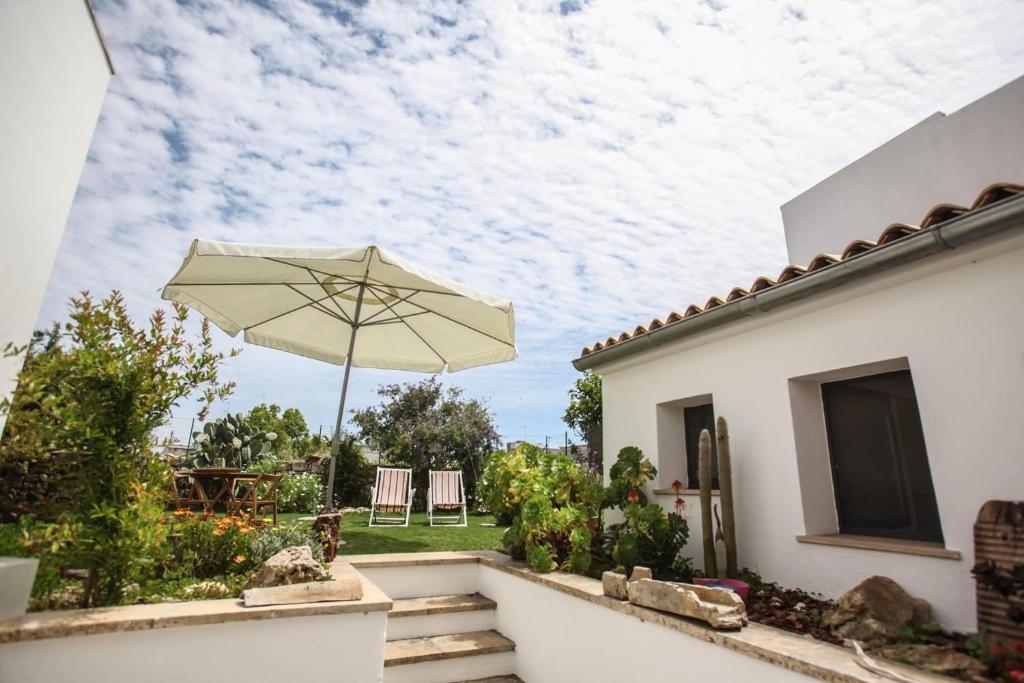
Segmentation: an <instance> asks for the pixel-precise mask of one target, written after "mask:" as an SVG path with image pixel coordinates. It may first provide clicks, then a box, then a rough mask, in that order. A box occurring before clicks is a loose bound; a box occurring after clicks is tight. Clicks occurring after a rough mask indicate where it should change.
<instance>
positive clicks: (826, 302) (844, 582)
mask: <svg viewBox="0 0 1024 683" xmlns="http://www.w3.org/2000/svg"><path fill="white" fill-rule="evenodd" d="M1020 291H1024V236H1021V235H1020V233H1019V232H1018V233H1017V236H1016V237H1014V238H1012V239H1004V240H1001V241H999V242H997V243H991V242H990V243H988V244H984V245H979V246H976V247H973V248H971V249H966V248H964V249H959V250H957V251H955V252H951V253H950V254H948V255H945V256H941V257H931V258H929V259H926V260H925V261H922V262H919V263H918V264H915V265H912V266H909V267H903V268H902V269H899V270H897V271H893V272H891V273H890V274H888V275H885V276H881V277H877V278H875V279H873V280H872V281H870V282H869V283H866V284H862V285H858V286H856V287H846V288H844V289H841V290H838V291H836V292H834V293H832V294H830V295H828V296H824V297H814V298H812V299H810V300H807V301H805V302H803V303H801V304H800V305H798V306H793V307H790V308H788V309H783V310H780V311H776V312H773V313H769V314H765V315H762V316H755V317H754V318H751V319H747V320H746V321H743V322H740V323H734V324H732V325H731V326H727V327H724V328H719V329H717V330H713V331H710V332H708V333H705V334H703V335H698V336H696V337H694V338H691V339H688V340H682V341H680V342H677V343H676V344H675V345H673V346H669V347H664V348H662V349H660V350H658V351H656V352H653V353H648V354H645V355H640V356H635V357H632V358H629V359H625V360H623V361H620V362H619V363H617V364H609V365H607V366H602V367H599V368H597V371H598V372H600V373H601V374H602V375H603V378H604V439H605V453H606V456H605V470H606V471H607V469H608V467H610V465H611V464H612V462H614V457H615V454H616V453H617V451H618V450H619V448H621V447H623V446H627V445H636V446H639V447H640V448H642V449H643V450H644V452H645V453H646V454H647V455H648V456H649V457H650V458H651V460H652V461H653V462H654V464H655V465H656V466H657V467H658V468H659V469H661V468H663V467H665V468H667V469H671V467H672V464H671V463H670V462H669V461H668V459H669V458H671V457H676V458H678V457H679V455H678V452H677V451H672V452H670V453H665V454H664V455H663V454H662V452H660V451H659V444H658V429H657V412H658V410H657V406H658V404H659V403H663V402H667V401H675V400H679V399H685V398H687V397H690V396H697V395H700V394H712V396H713V400H714V406H715V413H716V415H722V416H725V417H726V418H727V419H728V420H729V425H730V431H731V436H732V452H733V462H734V465H733V472H734V476H733V479H734V486H735V490H736V515H737V537H738V546H739V559H740V562H741V564H742V565H746V566H750V567H752V568H755V569H757V570H758V571H760V572H761V573H762V574H763V575H764V576H765V577H766V578H768V579H772V580H775V581H779V582H781V583H783V584H785V585H791V586H799V587H801V588H804V589H807V590H812V591H820V592H823V593H825V594H827V595H833V596H834V595H838V594H839V593H842V592H843V591H845V590H847V589H849V588H851V587H852V586H854V585H855V584H856V583H858V582H859V581H860V580H862V579H863V578H865V577H867V576H870V575H872V574H883V575H887V576H890V577H892V578H893V579H895V580H896V581H898V582H899V583H900V584H902V585H903V586H904V587H905V588H906V589H907V590H908V591H910V592H911V593H912V594H915V595H918V596H921V597H924V598H926V599H927V600H929V601H930V602H931V603H932V605H933V607H934V608H935V611H936V615H937V617H938V618H939V619H940V620H941V621H943V622H944V623H945V624H947V625H949V626H952V627H955V628H962V629H972V628H974V625H975V613H974V610H975V607H974V583H973V581H972V580H971V576H970V574H969V570H970V568H971V566H972V564H973V548H972V525H973V523H974V519H975V516H976V514H977V511H978V508H979V507H980V506H981V505H982V504H983V503H984V502H985V501H987V500H989V499H1019V498H1020V497H1021V492H1022V491H1024V467H1022V466H1021V460H1020V457H1021V455H1020V454H1021V450H1022V447H1024V420H1022V419H1021V407H1020V406H1021V401H1020V396H1021V394H1022V390H1024V309H1022V308H1021V307H1020V306H1019V305H1017V304H1016V303H1014V302H1015V296H1016V293H1017V292H1020ZM893 359H896V362H900V361H899V359H906V361H905V362H906V363H908V364H909V367H910V370H911V373H912V376H913V380H914V384H915V387H916V392H917V400H918V404H919V409H920V414H921V420H922V425H923V429H924V436H925V442H926V446H927V450H928V459H929V462H930V466H931V474H932V479H933V482H934V487H935V494H936V498H937V500H938V507H939V514H940V518H941V523H942V530H943V533H944V536H945V544H946V547H947V548H948V549H953V550H958V551H960V552H961V553H962V554H963V558H962V559H961V560H950V559H940V558H930V557H921V556H913V555H906V554H896V553H889V552H877V551H868V550H858V549H848V548H838V547H827V546H816V545H809V544H805V543H798V542H797V541H796V540H795V537H796V536H797V535H800V534H804V533H822V532H825V531H827V530H828V526H829V525H830V524H832V525H834V524H835V521H834V505H832V501H831V499H830V498H829V497H830V496H831V495H832V493H831V482H830V481H829V479H828V477H830V476H831V475H829V474H827V472H828V467H827V466H826V467H823V468H822V471H824V472H825V473H826V475H825V479H824V480H820V481H813V476H811V475H810V474H808V473H807V472H806V471H805V473H804V475H805V479H807V481H806V485H805V486H803V487H802V486H801V479H800V473H799V471H798V466H797V465H798V458H797V440H796V435H800V436H801V437H802V440H803V441H804V442H808V441H810V442H813V441H814V440H813V438H810V437H813V435H814V433H815V432H816V431H817V430H819V429H820V424H821V422H823V417H822V416H821V415H820V412H819V413H818V414H817V415H812V416H811V417H810V418H808V416H807V415H800V414H798V415H797V418H798V419H797V421H796V424H795V423H794V414H793V410H792V407H791V405H792V404H791V382H790V380H791V379H793V378H799V377H805V376H809V375H815V374H816V373H823V372H829V371H834V370H837V369H841V368H850V367H854V366H862V365H866V364H871V363H878V362H880V361H891V360H893ZM801 455H802V457H803V458H805V459H808V460H810V461H817V462H818V463H819V464H821V463H827V458H828V454H827V448H821V449H819V450H818V451H817V452H811V453H808V452H806V448H805V449H804V451H803V452H802V454H801ZM663 459H664V460H665V462H662V460H663ZM823 497H824V502H823V500H822V498H823ZM805 499H806V500H805ZM656 500H657V501H658V502H660V503H662V504H663V506H664V507H666V508H669V509H671V506H672V502H673V498H671V497H668V496H659V497H657V498H656ZM687 501H688V502H689V503H691V505H690V509H689V511H688V515H689V518H690V525H691V534H690V536H691V539H694V538H697V540H699V536H700V519H699V509H698V507H697V505H696V500H695V499H694V498H687ZM805 513H806V514H805ZM830 515H831V518H830ZM685 554H687V555H690V556H693V557H694V558H696V559H697V564H698V566H699V564H700V557H701V555H700V550H699V546H698V545H697V544H693V545H691V546H689V547H688V548H687V550H686V552H685Z"/></svg>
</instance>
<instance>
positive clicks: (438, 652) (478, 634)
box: [384, 593, 522, 683]
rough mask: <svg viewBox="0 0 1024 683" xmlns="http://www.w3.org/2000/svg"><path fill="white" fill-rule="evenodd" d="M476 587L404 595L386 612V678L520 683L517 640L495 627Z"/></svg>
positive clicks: (391, 681) (390, 682) (392, 682)
mask: <svg viewBox="0 0 1024 683" xmlns="http://www.w3.org/2000/svg"><path fill="white" fill-rule="evenodd" d="M496 607H497V605H496V604H495V603H494V601H493V600H490V599H488V598H486V597H484V596H482V595H480V594H478V593H474V594H469V595H439V596H431V597H421V598H404V599H398V600H395V601H394V605H393V607H392V608H391V611H390V612H389V613H388V627H387V628H388V630H387V643H386V644H385V646H384V683H414V682H415V683H453V682H455V681H459V682H461V683H514V682H518V683H522V681H521V680H520V679H519V677H517V676H515V675H514V674H513V673H512V672H513V671H515V659H514V658H515V649H516V644H515V643H513V642H512V641H511V640H509V639H508V638H506V637H505V636H503V635H501V634H500V633H498V631H496V630H495V608H496Z"/></svg>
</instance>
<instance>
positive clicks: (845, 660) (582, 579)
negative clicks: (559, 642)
mask: <svg viewBox="0 0 1024 683" xmlns="http://www.w3.org/2000/svg"><path fill="white" fill-rule="evenodd" d="M345 560H346V561H348V562H351V563H352V566H353V567H355V568H357V569H359V568H382V567H412V566H428V565H446V564H467V563H473V562H476V563H479V564H481V565H483V566H485V567H490V568H492V569H496V570H498V571H502V572H505V573H508V574H512V575H514V576H518V577H520V578H522V579H525V580H527V581H532V582H534V583H537V584H540V585H542V586H546V587H548V588H552V589H554V590H557V591H560V592H562V593H566V594H568V595H572V596H575V597H578V598H582V599H583V600H587V601H588V602H591V603H593V604H595V605H600V606H602V607H606V608H608V609H613V610H615V611H617V612H621V613H623V614H627V615H629V616H632V617H635V618H637V619H639V620H640V621H646V622H651V623H655V624H658V625H660V626H664V627H666V628H671V629H673V630H675V631H678V632H679V633H682V634H684V635H687V636H690V637H693V638H700V639H701V640H704V641H707V642H709V643H712V644H714V645H718V646H721V647H725V648H728V649H730V650H733V651H735V652H739V653H742V654H745V655H748V656H751V657H756V658H758V659H761V660H764V661H766V662H768V663H770V664H774V665H776V666H780V667H783V668H785V669H789V670H791V671H795V672H797V673H801V674H805V675H807V676H812V677H814V678H817V679H819V680H823V681H830V682H833V683H882V682H886V681H888V682H889V683H891V681H890V680H889V679H885V678H882V677H880V676H878V675H876V674H873V673H871V672H869V671H867V670H866V669H864V668H863V667H861V666H860V665H859V664H857V662H856V660H855V656H854V654H853V652H852V651H851V650H847V649H844V648H841V647H837V646H835V645H830V644H829V643H824V642H821V641H819V640H814V639H812V638H811V637H810V636H798V635H796V634H794V633H790V632H789V631H783V630H781V629H776V628H772V627H770V626H764V625H762V624H756V623H751V624H750V625H748V626H746V627H745V628H743V629H742V630H739V631H716V630H715V629H712V628H710V627H708V626H706V625H705V624H704V623H703V622H700V621H695V620H690V619H686V618H683V617H678V616H675V615H672V614H666V613H664V612H658V611H656V610H652V609H648V608H646V607H639V606H637V605H633V604H631V603H629V602H624V601H621V600H615V599H614V598H609V597H607V596H605V595H604V591H603V589H602V587H601V582H600V581H598V580H596V579H591V578H588V577H586V576H579V575H577V574H565V573H561V572H551V573H549V574H539V573H537V572H534V571H532V570H531V569H530V568H529V567H528V566H527V565H526V564H525V563H524V562H518V561H516V560H513V559H512V558H510V557H509V556H508V555H505V554H502V553H499V552H495V551H486V550H482V551H466V552H434V553H393V554H381V555H355V556H346V557H345ZM499 609H500V606H499ZM884 665H885V666H886V667H889V668H891V669H892V670H894V671H897V672H899V673H901V674H903V675H904V676H907V677H908V678H910V679H912V680H915V681H921V682H922V683H952V682H953V681H954V680H955V679H952V678H948V677H945V676H938V675H936V674H931V673H927V672H923V671H920V670H918V669H913V668H911V667H907V666H904V665H902V664H897V663H894V662H888V661H886V662H884Z"/></svg>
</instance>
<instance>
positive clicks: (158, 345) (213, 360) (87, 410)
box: [0, 292, 233, 607]
mask: <svg viewBox="0 0 1024 683" xmlns="http://www.w3.org/2000/svg"><path fill="white" fill-rule="evenodd" d="M70 308H71V316H70V317H71V322H68V323H66V324H65V325H64V326H63V327H60V326H55V327H54V328H53V330H52V331H51V332H50V333H49V334H48V335H45V334H37V335H36V336H35V337H34V339H33V344H32V345H31V347H30V348H29V350H28V353H27V354H26V358H25V363H24V366H23V368H22V371H21V374H20V375H19V384H18V388H17V389H16V390H15V392H14V395H13V396H12V397H11V398H10V399H9V400H8V399H4V400H2V401H0V412H6V413H7V414H8V418H7V426H6V430H5V432H4V437H3V439H2V440H0V468H3V466H6V465H7V464H9V463H13V462H22V463H32V462H36V461H39V460H50V459H55V460H60V461H63V462H65V463H67V464H69V465H70V467H66V468H63V471H65V472H67V473H70V476H68V477H67V478H66V479H63V480H62V482H61V493H62V494H63V495H62V497H61V499H60V502H59V504H58V505H57V506H54V507H53V508H50V509H47V510H46V514H47V515H49V516H50V517H49V519H48V520H47V521H48V522H50V523H53V524H56V525H58V527H57V530H52V531H53V533H50V532H46V533H44V534H43V535H44V536H53V535H56V536H62V535H64V534H66V537H67V538H66V540H65V541H61V543H60V547H59V551H60V556H61V559H62V560H63V562H64V563H66V564H67V565H68V566H70V567H73V568H76V569H84V570H86V573H87V575H88V578H87V579H86V581H85V584H84V590H83V592H82V606H83V607H89V606H98V605H110V604H117V603H119V602H120V601H121V599H122V595H123V592H124V589H125V586H126V585H128V584H130V583H137V582H140V581H143V580H145V579H146V578H148V577H149V576H151V575H152V574H153V573H154V572H156V571H157V570H158V568H159V566H160V559H161V554H162V552H163V546H164V537H165V534H166V525H164V524H161V523H160V520H161V517H162V509H163V505H164V502H165V497H166V491H167V490H168V488H169V486H170V478H169V477H170V472H169V469H168V467H167V466H166V465H165V464H163V463H162V462H160V461H158V460H156V459H155V458H154V456H153V453H152V450H151V445H152V443H151V436H152V434H153V431H154V430H155V429H156V428H158V427H160V426H161V425H163V424H164V423H165V422H166V421H167V418H168V416H169V414H170V411H171V409H172V408H173V407H174V406H176V405H179V404H180V403H181V402H182V401H183V400H185V399H187V398H188V397H189V396H191V395H193V394H196V393H198V394H199V395H200V397H201V398H200V400H201V403H202V405H203V408H202V410H201V411H200V416H199V417H200V419H204V418H205V416H206V412H207V409H208V407H209V405H210V404H211V403H212V402H213V401H214V400H216V399H217V398H223V397H224V396H227V395H228V394H229V393H230V392H231V389H232V386H233V385H232V384H231V383H228V384H222V383H220V382H219V380H218V376H217V375H218V369H219V367H220V365H221V363H222V361H223V359H224V354H222V353H217V352H214V351H213V340H212V338H211V336H210V328H209V323H208V321H206V320H204V321H203V323H202V324H201V326H200V331H199V335H198V339H195V340H191V339H189V337H188V335H187V334H186V321H187V318H188V310H187V309H186V308H185V307H184V306H181V305H178V304H175V305H174V313H173V315H171V316H168V315H167V313H166V312H165V311H163V310H157V311H156V312H155V313H153V315H152V316H150V318H149V320H148V321H147V323H146V324H145V325H142V326H136V325H135V323H134V322H133V321H132V319H131V317H130V316H129V315H128V312H127V309H126V308H125V305H124V300H123V299H122V297H121V295H120V294H118V293H117V292H114V293H113V294H111V295H110V296H109V297H108V298H106V299H104V300H102V301H99V302H97V301H95V300H94V299H92V298H91V297H90V296H89V295H88V293H83V294H82V296H81V297H79V298H75V299H72V300H71V307H70ZM28 512H33V510H29V511H28Z"/></svg>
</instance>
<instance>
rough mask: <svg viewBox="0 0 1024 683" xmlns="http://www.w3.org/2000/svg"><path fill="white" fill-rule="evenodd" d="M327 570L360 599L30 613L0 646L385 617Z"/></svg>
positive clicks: (380, 599) (4, 627)
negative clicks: (215, 627)
mask: <svg viewBox="0 0 1024 683" xmlns="http://www.w3.org/2000/svg"><path fill="white" fill-rule="evenodd" d="M331 570H332V573H333V575H334V576H335V577H339V576H344V575H354V576H357V577H358V578H359V579H360V580H361V582H362V584H363V598H362V599H361V600H349V601H342V602H311V603H305V604H301V605H273V606H269V607H245V606H243V605H242V601H241V600H237V599H225V600H194V601H190V602H167V603H160V604H155V605H123V606H119V607H100V608H95V609H78V610H61V611H53V612H33V613H30V614H26V615H25V616H24V617H20V618H18V619H8V620H5V621H0V644H3V643H17V642H22V641H27V640H42V639H46V638H70V637H76V636H87V635H96V634H101V633H121V632H125V631H148V630H151V629H160V628H177V627H181V626H200V625H206V624H227V623H235V622H241V621H262V620H264V619H287V618H293V617H310V616H320V615H328V614H350V613H367V612H387V611H388V610H389V609H391V604H392V603H391V598H389V597H388V596H387V595H385V594H384V592H383V591H382V590H381V589H380V588H378V587H377V586H376V585H375V584H374V583H372V582H371V581H369V580H368V579H367V578H366V577H365V576H363V575H362V574H361V573H360V572H358V571H356V570H355V569H353V568H352V567H351V566H349V565H346V564H345V563H342V562H335V563H334V564H333V565H332V566H331Z"/></svg>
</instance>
